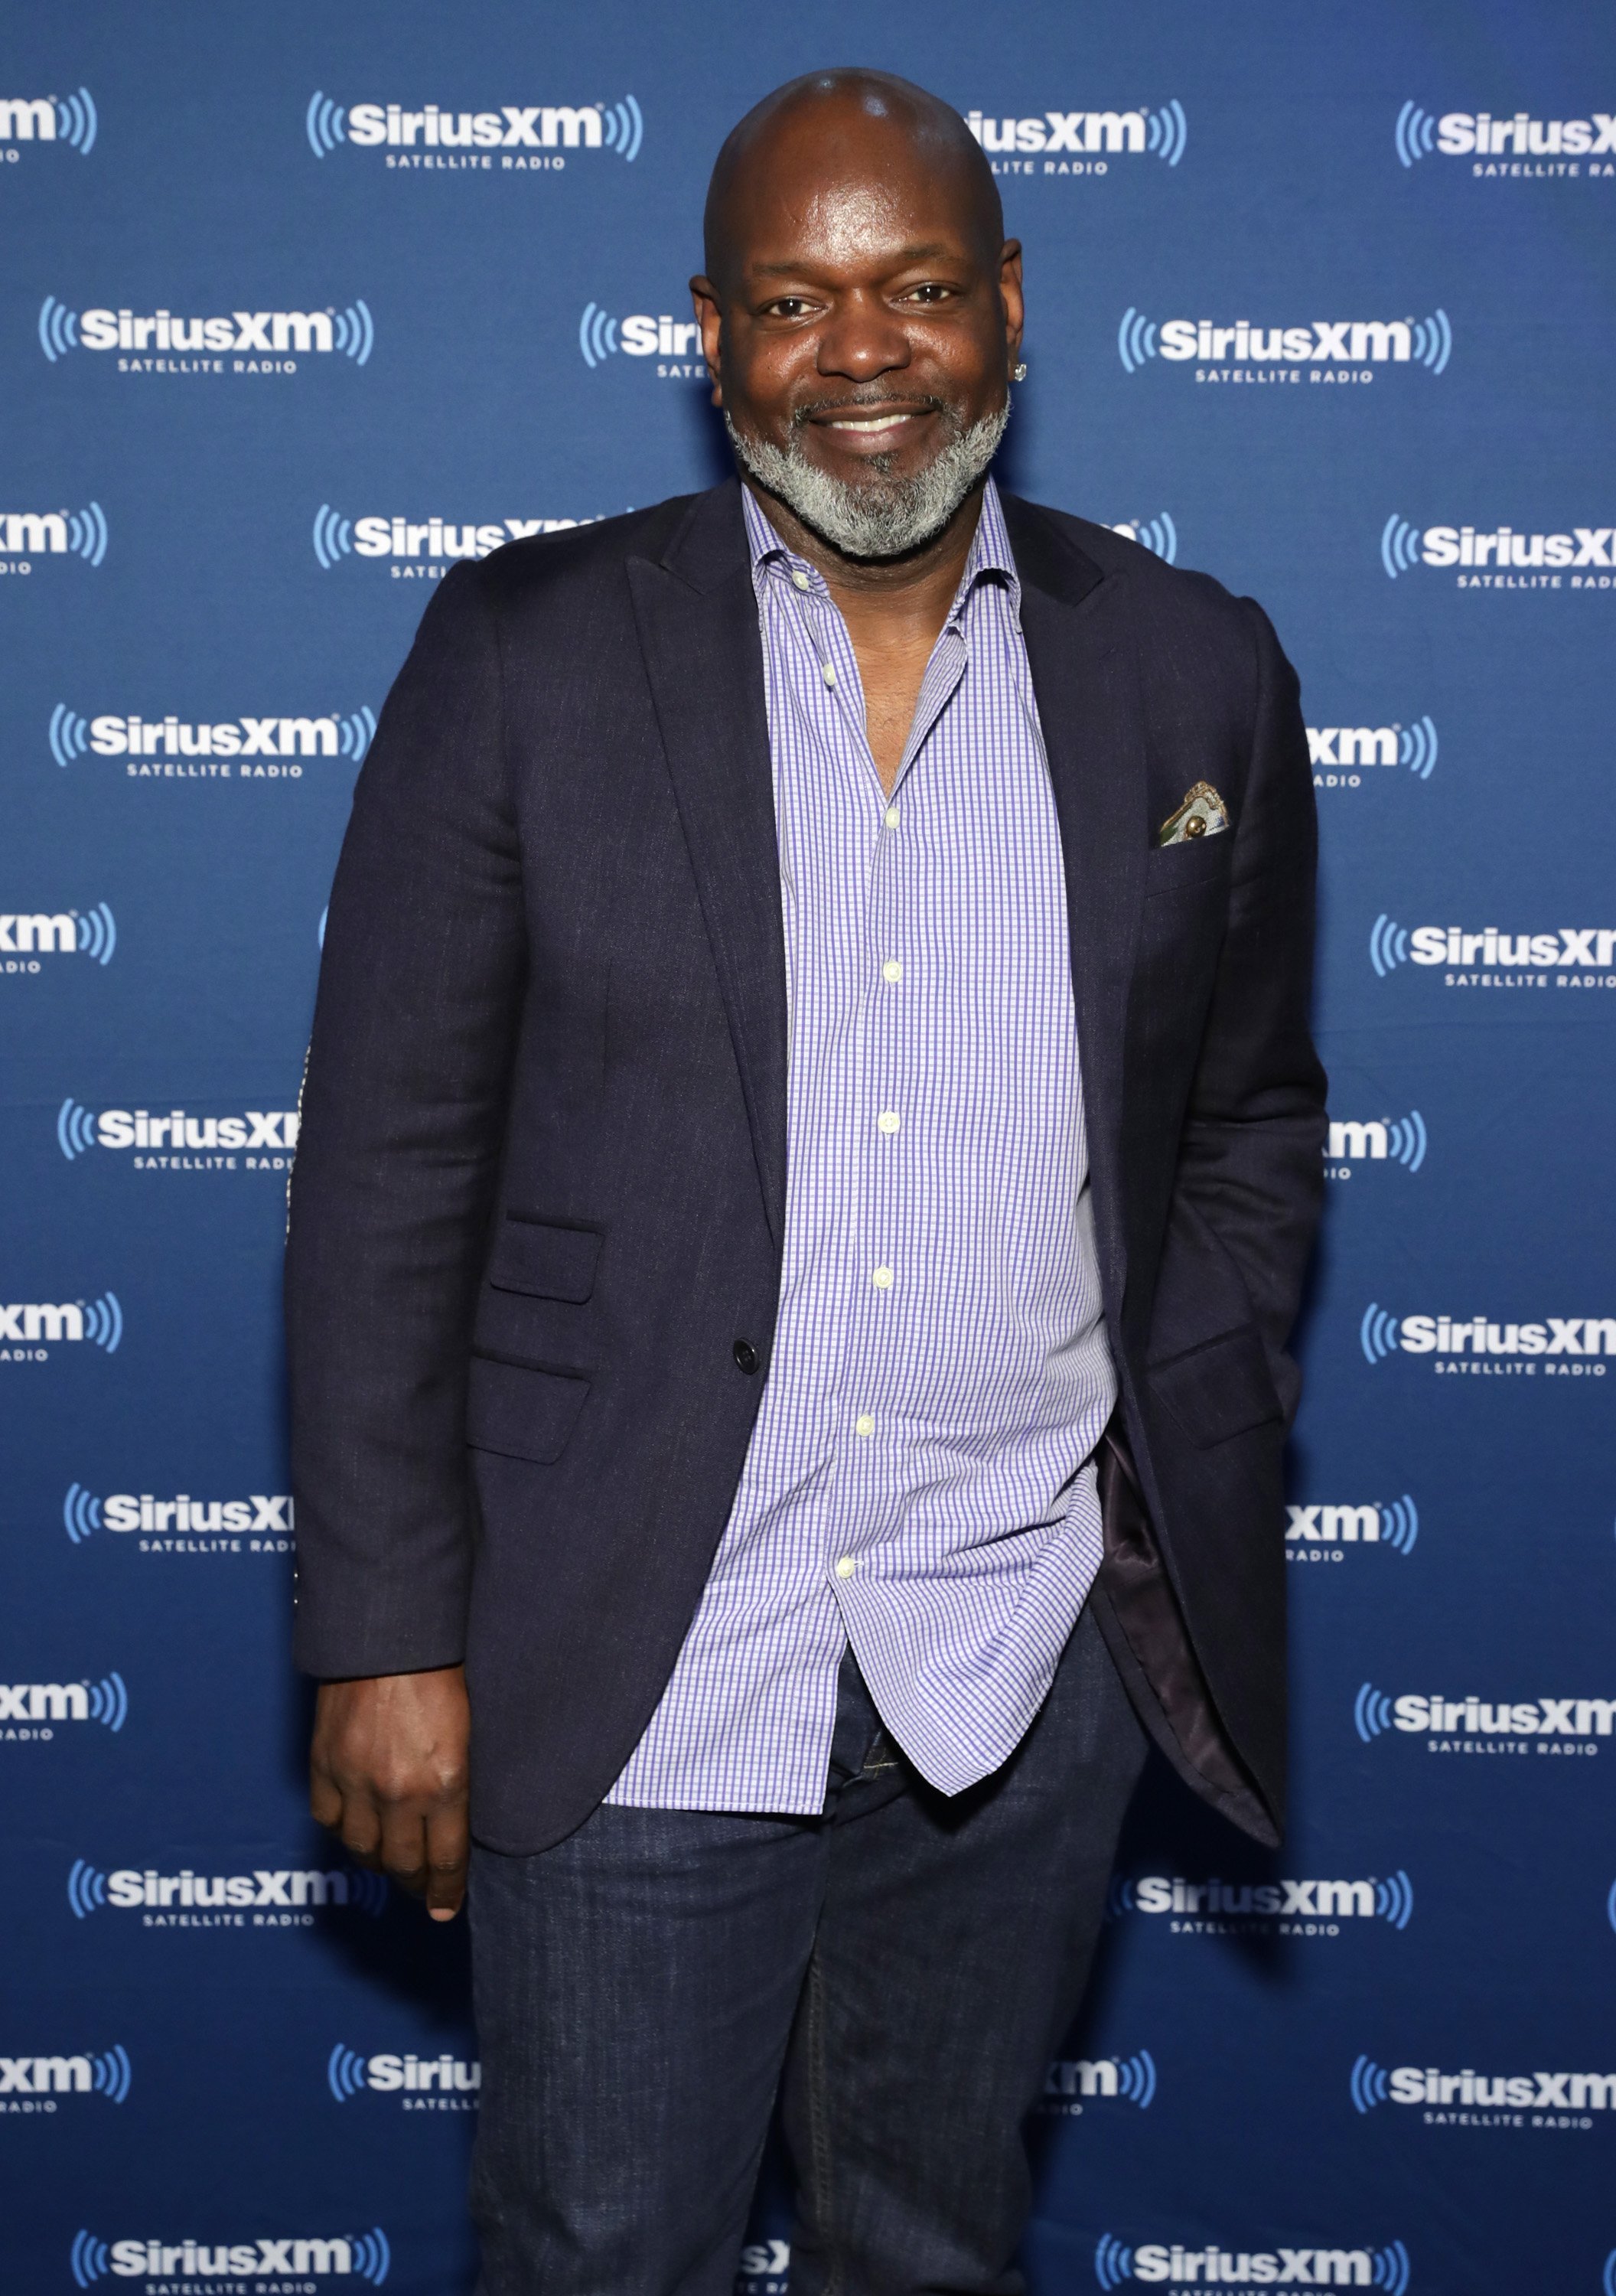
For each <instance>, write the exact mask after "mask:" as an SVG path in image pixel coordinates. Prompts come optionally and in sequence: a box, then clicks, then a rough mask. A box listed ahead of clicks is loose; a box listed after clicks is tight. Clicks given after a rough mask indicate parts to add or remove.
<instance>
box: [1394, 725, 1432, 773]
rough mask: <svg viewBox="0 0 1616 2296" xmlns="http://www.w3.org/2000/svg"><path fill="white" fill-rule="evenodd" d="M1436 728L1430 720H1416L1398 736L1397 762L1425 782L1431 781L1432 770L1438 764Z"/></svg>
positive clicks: (1404, 727)
mask: <svg viewBox="0 0 1616 2296" xmlns="http://www.w3.org/2000/svg"><path fill="white" fill-rule="evenodd" d="M1436 750H1437V742H1436V727H1435V726H1433V725H1432V722H1431V720H1430V718H1429V717H1416V719H1415V721H1414V723H1413V725H1411V726H1403V727H1402V729H1401V731H1400V734H1399V735H1398V742H1397V762H1398V764H1399V765H1400V766H1407V767H1409V769H1410V770H1411V771H1412V772H1413V773H1416V774H1417V775H1418V776H1419V778H1420V780H1421V781H1423V782H1428V781H1429V780H1430V779H1431V769H1432V767H1433V766H1434V765H1435V763H1436Z"/></svg>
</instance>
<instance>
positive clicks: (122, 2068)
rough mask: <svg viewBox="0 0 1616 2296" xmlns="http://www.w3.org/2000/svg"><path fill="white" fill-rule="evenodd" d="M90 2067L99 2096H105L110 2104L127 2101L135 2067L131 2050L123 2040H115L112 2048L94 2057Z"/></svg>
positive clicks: (91, 2076)
mask: <svg viewBox="0 0 1616 2296" xmlns="http://www.w3.org/2000/svg"><path fill="white" fill-rule="evenodd" d="M90 2068H91V2072H90V2078H91V2081H92V2084H93V2086H94V2090H95V2094H96V2095H97V2096H104V2097H105V2098H106V2100H107V2103H109V2104H124V2103H127V2101H128V2095H129V2082H130V2078H131V2075H132V2072H133V2068H132V2066H131V2065H130V2062H129V2052H128V2050H127V2049H126V2048H125V2047H124V2046H123V2044H122V2043H121V2042H118V2041H115V2042H114V2043H113V2045H112V2046H111V2047H110V2049H104V2050H102V2053H101V2054H100V2055H99V2056H94V2057H92V2058H91V2060H90Z"/></svg>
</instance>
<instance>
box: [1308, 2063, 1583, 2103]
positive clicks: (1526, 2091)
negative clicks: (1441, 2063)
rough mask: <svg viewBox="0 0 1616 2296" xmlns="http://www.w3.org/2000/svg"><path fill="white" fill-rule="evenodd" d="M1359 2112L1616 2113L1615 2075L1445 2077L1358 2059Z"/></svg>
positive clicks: (1354, 2091)
mask: <svg viewBox="0 0 1616 2296" xmlns="http://www.w3.org/2000/svg"><path fill="white" fill-rule="evenodd" d="M1347 2087H1348V2091H1349V2094H1350V2095H1351V2099H1352V2103H1353V2105H1354V2107H1355V2109H1356V2110H1357V2111H1358V2112H1374V2111H1375V2107H1376V2106H1377V2105H1381V2104H1441V2105H1453V2104H1460V2105H1465V2104H1471V2105H1476V2104H1479V2105H1494V2106H1497V2105H1507V2106H1510V2107H1513V2109H1514V2111H1515V2112H1616V2073H1536V2072H1534V2073H1514V2074H1510V2073H1505V2074H1501V2075H1498V2076H1497V2077H1494V2076H1491V2075H1489V2074H1486V2073H1477V2072H1473V2071H1471V2070H1470V2069H1469V2068H1468V2067H1466V2068H1465V2071H1463V2072H1457V2073H1445V2072H1443V2071H1441V2069H1440V2068H1439V2067H1438V2066H1436V2065H1397V2066H1394V2067H1392V2068H1391V2069H1390V2070H1389V2069H1388V2068H1387V2067H1386V2066H1384V2065H1381V2064H1377V2063H1376V2062H1375V2059H1374V2058H1373V2057H1355V2058H1354V2059H1353V2061H1352V2070H1351V2072H1350V2073H1349V2074H1348V2076H1347Z"/></svg>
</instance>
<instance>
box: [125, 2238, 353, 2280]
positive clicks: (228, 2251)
mask: <svg viewBox="0 0 1616 2296" xmlns="http://www.w3.org/2000/svg"><path fill="white" fill-rule="evenodd" d="M110 2259H111V2269H112V2270H113V2272H114V2273H116V2274H117V2275H118V2277H119V2278H120V2279H124V2280H139V2279H143V2278H144V2277H145V2276H146V2275H148V2274H154V2275H163V2274H169V2275H175V2274H176V2275H178V2276H180V2277H181V2278H182V2279H185V2280H191V2279H195V2278H198V2277H200V2276H211V2277H212V2278H215V2279H229V2280H251V2279H255V2278H256V2277H257V2275H258V2274H260V2273H264V2272H290V2273H294V2274H296V2273H305V2274H307V2273H331V2274H333V2275H341V2274H344V2273H351V2272H352V2271H353V2270H354V2269H355V2257H354V2243H352V2242H351V2241H347V2240H343V2239H340V2238H339V2239H336V2240H265V2239H263V2238H261V2237H260V2238H259V2239H257V2240H248V2241H235V2242H229V2241H227V2242H224V2243H221V2244H220V2245H218V2246H216V2247H210V2246H208V2245H207V2244H206V2243H198V2242H196V2241H194V2240H185V2241H175V2242H173V2243H169V2242H166V2241H160V2240H115V2241H114V2242H113V2243H112V2246H111V2251H110Z"/></svg>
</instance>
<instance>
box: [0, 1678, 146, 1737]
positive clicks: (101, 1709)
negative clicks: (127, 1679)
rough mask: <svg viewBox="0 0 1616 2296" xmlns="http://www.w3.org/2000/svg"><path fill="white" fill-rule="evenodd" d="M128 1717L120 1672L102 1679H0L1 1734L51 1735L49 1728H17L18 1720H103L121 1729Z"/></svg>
mask: <svg viewBox="0 0 1616 2296" xmlns="http://www.w3.org/2000/svg"><path fill="white" fill-rule="evenodd" d="M128 1718H129V1693H128V1692H127V1689H126V1688H125V1687H124V1678H123V1677H122V1675H121V1674H104V1675H102V1678H101V1680H100V1681H99V1682H91V1681H90V1680H89V1679H88V1678H87V1677H86V1680H84V1681H83V1682H11V1683H6V1682H0V1725H4V1729H0V1736H4V1737H7V1738H49V1737H51V1736H52V1735H53V1732H52V1731H50V1730H49V1729H44V1730H37V1729H31V1728H17V1727H14V1725H17V1724H31V1723H37V1722H43V1723H51V1722H100V1723H102V1725H103V1726H105V1727H106V1728H107V1729H109V1730H121V1729H122V1728H123V1726H124V1724H125V1723H126V1722H127V1720H128Z"/></svg>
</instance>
